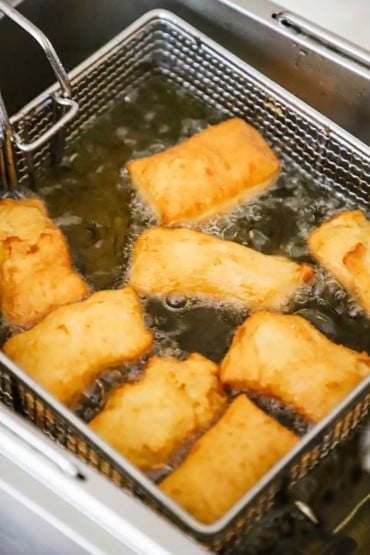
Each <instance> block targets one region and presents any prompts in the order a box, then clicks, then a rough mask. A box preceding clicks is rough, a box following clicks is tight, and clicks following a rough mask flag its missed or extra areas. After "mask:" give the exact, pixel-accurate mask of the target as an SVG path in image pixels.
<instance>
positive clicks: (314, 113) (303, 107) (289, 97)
mask: <svg viewBox="0 0 370 555" xmlns="http://www.w3.org/2000/svg"><path fill="white" fill-rule="evenodd" d="M156 19H159V20H164V21H167V22H169V23H170V24H171V23H172V24H175V25H176V26H177V27H179V28H180V30H185V31H187V32H188V33H190V34H191V35H193V36H195V37H197V38H198V39H199V40H200V41H201V42H202V43H204V44H205V45H206V46H208V47H210V48H211V49H212V51H213V53H214V54H216V57H218V58H219V59H220V60H223V59H224V58H226V59H227V60H228V61H229V62H231V63H232V64H233V66H234V69H235V71H237V72H238V73H239V74H241V75H244V74H245V73H247V74H248V76H249V77H251V78H252V79H254V81H255V82H256V83H258V85H259V86H260V87H263V88H265V89H266V88H267V89H268V90H269V91H270V93H271V94H273V95H275V96H277V97H278V98H279V99H281V100H282V101H283V102H289V103H290V105H291V106H293V107H294V108H295V109H297V110H298V111H299V112H301V113H303V114H304V115H306V116H307V117H309V118H310V119H311V120H314V122H315V123H316V124H317V125H319V126H321V127H322V129H323V131H324V132H325V133H326V134H327V136H328V138H329V137H330V136H333V137H335V138H336V139H338V140H340V142H342V143H344V144H345V145H350V146H352V147H354V148H355V149H356V150H359V151H361V153H362V154H364V155H365V156H369V154H370V147H369V146H367V145H366V144H365V143H363V142H362V141H361V140H360V139H357V138H356V137H355V136H354V135H352V134H351V133H349V132H348V131H346V130H344V129H343V128H342V127H340V126H339V125H338V124H336V123H335V122H333V121H332V120H331V119H329V118H328V117H326V116H324V115H323V114H321V113H320V112H319V111H318V110H316V109H315V108H312V107H311V106H309V104H307V103H306V102H304V101H303V100H300V99H299V98H298V97H297V96H295V95H294V94H293V93H290V92H289V91H288V90H287V89H285V88H284V87H282V86H280V85H278V84H277V83H275V81H273V80H272V79H270V78H268V77H266V76H265V75H264V74H263V73H261V72H260V71H258V70H256V69H254V68H253V67H252V66H251V65H249V64H247V63H246V62H244V61H243V60H241V59H240V58H238V57H237V56H236V55H234V54H232V53H231V52H229V51H228V50H227V49H225V48H224V47H223V46H221V45H219V44H218V43H217V42H215V41H213V40H212V39H210V38H209V37H207V35H205V34H204V33H202V32H201V31H199V30H198V29H196V28H195V27H193V26H192V25H190V24H189V23H187V22H186V21H185V20H183V19H181V18H180V17H178V16H177V15H175V14H173V13H172V12H170V11H168V10H164V9H156V10H151V11H149V12H147V13H146V14H144V15H143V16H141V17H140V18H139V19H137V20H136V21H135V22H134V23H132V24H131V25H129V26H128V27H127V28H125V29H124V30H123V31H121V32H120V33H119V34H118V35H116V36H115V37H114V38H113V39H111V40H110V41H109V42H108V43H107V44H105V45H104V46H103V47H101V48H100V49H99V50H97V51H96V52H94V54H92V55H91V56H89V57H88V58H87V59H86V60H84V61H83V62H82V63H81V64H79V65H78V66H76V67H75V68H74V69H72V70H71V71H70V72H69V73H68V75H69V77H70V79H71V82H72V86H73V81H74V80H75V79H76V78H78V77H79V76H80V75H81V74H82V73H83V72H84V71H86V70H87V69H88V68H89V67H90V66H91V65H93V64H94V63H95V62H97V61H98V60H99V59H100V58H102V57H103V56H106V55H107V54H109V53H110V52H111V51H112V50H114V49H115V48H117V47H119V46H120V45H121V44H122V42H123V41H124V40H127V39H129V38H130V36H131V35H132V34H133V33H136V32H138V31H139V30H140V29H141V28H142V27H144V26H145V25H147V24H148V23H150V22H151V21H155V20H156ZM57 90H58V86H57V85H56V84H54V85H51V86H50V87H48V88H47V89H46V90H44V91H43V92H42V93H40V94H39V95H38V96H37V97H36V98H35V99H33V100H31V101H30V102H29V103H28V104H26V105H25V106H24V107H23V108H21V110H20V111H19V112H17V113H16V114H15V115H13V116H12V117H11V118H10V122H11V124H15V123H17V122H18V121H19V120H20V119H22V118H24V117H25V116H26V115H27V113H28V112H29V111H30V110H32V109H35V108H36V107H37V106H38V105H39V104H41V103H42V102H44V101H45V100H46V98H48V97H49V96H50V95H51V94H52V93H54V92H56V91H57Z"/></svg>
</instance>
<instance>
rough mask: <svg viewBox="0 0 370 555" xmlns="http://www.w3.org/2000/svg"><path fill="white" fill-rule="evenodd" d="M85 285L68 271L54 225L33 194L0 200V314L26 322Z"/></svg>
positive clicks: (77, 293)
mask: <svg viewBox="0 0 370 555" xmlns="http://www.w3.org/2000/svg"><path fill="white" fill-rule="evenodd" d="M87 293H88V286H87V284H86V283H85V282H84V280H83V279H82V278H81V277H80V276H79V275H78V274H77V273H76V272H75V271H74V270H73V268H72V264H71V260H70V256H69V252H68V247H67V244H66V241H65V238H64V236H63V234H62V232H61V231H60V229H59V228H58V227H57V226H55V225H54V224H53V222H52V221H51V220H50V218H48V216H47V212H46V209H45V206H44V205H43V204H42V202H41V201H40V200H38V199H36V198H32V199H25V200H13V199H4V200H2V201H0V299H1V310H2V313H3V316H4V318H5V319H6V320H8V321H9V322H11V323H13V324H15V325H18V326H24V327H26V326H30V325H31V324H34V323H35V322H37V321H38V320H40V319H41V318H42V317H43V316H45V315H46V314H48V313H49V312H51V311H52V310H54V308H57V307H58V306H61V305H64V304H68V303H71V302H74V301H77V300H79V299H81V298H83V297H85V296H86V295H87Z"/></svg>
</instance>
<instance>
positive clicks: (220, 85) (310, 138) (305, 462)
mask: <svg viewBox="0 0 370 555" xmlns="http://www.w3.org/2000/svg"><path fill="white" fill-rule="evenodd" d="M154 72H155V73H161V74H163V75H165V76H166V78H168V79H169V80H171V81H173V82H174V83H176V84H178V85H180V86H181V87H183V88H184V89H186V90H188V91H190V92H191V93H192V94H194V95H196V96H199V97H201V98H202V99H203V100H205V101H206V102H207V103H209V104H210V105H213V106H215V107H218V108H221V109H222V110H223V112H224V113H226V114H228V115H240V116H242V117H244V118H245V119H247V120H248V121H249V122H250V123H252V124H253V125H255V126H256V127H257V128H258V129H259V130H260V131H261V132H262V134H263V135H264V137H265V138H266V139H267V140H268V142H269V143H270V144H271V145H272V146H273V147H274V149H275V150H276V152H278V153H279V155H280V156H281V157H285V158H288V159H290V160H291V161H293V162H295V163H297V164H298V165H299V166H300V167H301V168H302V169H303V170H305V171H306V172H308V174H309V175H311V176H312V177H314V178H315V179H316V180H319V181H320V183H322V184H323V186H324V185H325V186H330V187H332V188H333V189H335V190H337V191H339V192H340V193H342V194H346V195H350V196H351V197H353V198H355V199H356V200H357V201H358V202H359V203H360V204H362V205H365V206H368V204H369V199H368V193H369V190H370V165H369V149H368V148H367V147H365V145H363V144H362V143H360V142H359V141H357V140H355V139H354V138H353V137H351V136H350V135H348V134H347V133H345V132H344V131H342V130H341V129H340V128H338V127H336V126H335V125H334V124H332V123H331V122H330V121H329V120H327V119H326V118H324V117H322V116H320V115H319V114H318V113H317V112H315V111H314V110H312V109H310V108H309V107H308V106H306V105H305V104H303V103H301V102H299V101H298V100H297V99H296V98H295V97H293V96H292V95H290V94H289V93H287V92H285V91H283V90H282V89H281V88H280V87H278V86H277V85H275V84H274V83H272V82H271V81H269V80H267V79H266V78H264V77H263V76H262V75H260V74H259V73H258V72H256V71H255V70H253V68H251V67H249V66H247V65H246V64H244V63H242V62H240V60H238V59H237V58H235V57H234V56H232V55H230V54H229V53H228V52H227V51H225V50H224V49H222V48H220V47H219V46H217V45H216V44H215V43H213V42H212V41H210V40H209V39H208V38H207V37H206V36H205V35H203V34H201V33H199V32H198V31H196V30H195V29H194V28H192V27H190V26H189V25H187V24H186V23H185V22H183V21H181V20H180V19H179V18H177V17H175V16H173V15H171V14H170V13H168V12H164V11H155V12H150V13H148V14H147V15H146V16H144V17H143V18H141V19H140V20H139V21H137V22H136V23H135V24H134V25H132V26H130V27H129V28H128V29H126V30H125V31H124V32H123V33H121V34H120V35H118V36H117V37H116V38H115V39H114V40H113V41H111V42H110V43H109V44H107V45H106V46H105V47H104V48H103V49H101V50H99V51H98V52H97V53H96V54H95V55H93V56H92V57H91V58H89V59H88V60H87V61H86V62H85V63H83V64H82V65H81V66H79V67H77V68H76V69H75V70H73V71H72V72H71V74H70V80H71V84H72V88H73V98H74V100H75V101H77V103H78V105H79V112H78V115H77V116H76V118H75V119H74V120H73V121H72V122H71V123H70V124H69V126H68V128H67V129H66V131H65V136H64V140H65V142H66V146H67V147H68V146H69V145H70V144H72V143H73V141H74V140H75V139H76V138H77V137H78V136H79V135H80V134H81V132H82V131H83V130H85V129H87V128H88V127H89V126H90V125H91V124H92V123H93V122H94V121H95V119H96V117H98V116H99V115H100V114H102V113H103V112H104V111H105V110H107V109H108V108H110V107H112V106H113V105H114V104H115V103H116V102H117V101H119V99H120V98H122V96H123V95H124V94H125V93H126V92H127V91H129V90H130V89H132V88H133V87H137V86H138V85H139V84H140V83H141V82H143V81H144V80H145V79H146V78H147V77H148V76H149V75H152V74H153V73H154ZM57 92H58V87H57V86H55V87H52V88H50V89H48V91H46V92H45V93H44V94H42V95H41V96H40V97H38V98H37V99H35V100H34V101H33V102H31V103H30V104H29V105H27V106H26V107H25V108H24V109H23V110H21V112H20V113H19V114H17V115H16V116H15V117H13V118H12V119H11V125H12V128H13V131H15V133H16V134H17V137H18V138H19V140H20V141H22V142H26V143H30V142H31V143H33V142H34V141H38V139H40V137H41V136H43V135H44V133H45V132H46V130H48V129H50V128H51V127H52V126H53V125H54V124H55V119H54V118H55V116H56V113H55V109H54V107H55V101H53V100H52V95H55V94H56V93H57ZM57 115H58V114H57ZM36 144H37V147H36V148H35V149H34V152H29V151H24V150H23V151H22V150H19V149H18V150H17V149H15V151H14V159H15V164H16V170H17V173H18V176H19V180H20V183H21V184H27V185H28V184H29V183H30V182H32V179H33V178H34V176H35V175H36V176H38V175H40V174H41V173H42V172H43V170H44V169H45V168H46V167H47V166H48V164H49V163H50V162H51V161H52V157H53V144H52V142H50V141H49V140H48V141H46V142H45V143H44V144H40V141H38V142H37V143H36ZM0 361H1V370H0V397H1V399H2V400H3V401H4V402H5V403H6V404H7V405H9V406H11V407H12V408H14V409H16V410H20V411H21V412H24V413H25V415H26V416H27V417H28V418H29V419H30V420H32V421H34V422H35V423H36V424H37V426H38V427H40V428H41V429H42V430H43V431H44V432H45V433H47V434H48V435H49V436H50V437H52V438H53V439H55V440H56V441H57V442H58V443H60V444H62V445H64V446H66V447H67V448H68V449H70V450H71V451H73V452H75V453H76V454H77V455H78V456H79V457H81V458H82V459H83V460H84V461H86V462H88V463H89V464H91V465H93V466H95V467H96V468H97V469H98V470H99V471H101V472H102V473H103V474H105V475H107V476H108V477H109V478H111V479H112V480H113V481H114V482H115V483H117V484H118V485H120V486H125V487H129V488H130V489H132V490H133V491H134V492H135V493H137V494H139V495H140V496H144V498H145V500H146V501H147V502H148V503H150V504H153V506H155V507H156V508H157V509H158V510H160V511H162V512H163V513H165V514H166V515H167V516H169V517H170V518H171V519H173V520H175V521H176V522H178V523H179V524H180V525H181V526H182V527H183V528H184V529H186V530H187V531H189V532H190V533H192V534H193V535H194V536H195V537H196V538H198V539H200V540H202V541H205V542H207V544H209V545H210V546H212V547H213V548H214V549H217V550H219V549H221V548H222V546H224V545H225V544H226V543H229V542H231V541H232V539H233V537H234V536H235V535H239V536H240V535H241V534H243V532H244V531H245V530H246V528H247V527H248V526H249V525H250V524H251V523H253V521H254V520H255V519H256V518H258V517H259V516H261V515H262V514H263V513H264V512H265V510H266V509H267V508H268V506H269V505H270V503H271V502H272V499H273V497H274V495H275V494H276V492H277V491H278V490H279V489H280V487H281V484H282V483H283V482H284V484H285V483H286V481H287V479H288V480H289V482H290V484H294V483H295V482H296V481H297V480H299V479H300V478H301V477H303V476H304V475H305V474H306V473H307V472H308V471H309V470H310V469H311V468H312V467H313V466H314V465H315V464H316V463H317V462H318V461H319V460H320V459H322V458H323V457H325V456H326V455H327V454H328V453H329V451H330V450H331V449H333V448H334V447H335V446H336V445H337V444H338V443H339V442H341V441H342V440H343V439H344V438H346V437H347V436H348V434H349V433H350V431H351V430H352V429H353V428H354V427H355V426H357V424H359V423H360V422H361V421H363V419H364V418H365V416H366V415H367V412H368V408H369V404H370V379H369V378H368V379H367V380H365V381H364V382H363V383H362V384H361V385H360V386H359V387H358V388H357V389H356V390H355V391H353V392H352V394H351V395H350V396H349V397H348V398H347V399H346V400H345V401H344V402H343V403H341V405H340V406H339V407H338V408H337V409H336V410H335V411H333V413H332V414H331V415H329V416H328V417H327V418H326V419H324V420H323V421H322V422H321V423H320V424H319V425H318V426H316V427H315V429H314V430H312V432H310V433H308V434H307V435H306V436H305V437H304V438H303V439H302V440H301V442H300V443H299V445H298V446H297V447H296V448H295V449H294V450H293V451H292V452H291V453H290V454H288V455H287V456H286V457H285V458H284V460H282V461H281V462H280V463H279V464H278V465H277V466H276V467H275V468H274V469H272V470H271V471H270V472H269V473H268V474H267V475H266V476H265V477H264V479H263V480H261V481H260V483H259V484H257V485H256V486H255V487H254V488H253V490H251V491H250V492H248V493H247V494H246V495H245V496H244V497H243V498H242V499H241V500H240V501H239V503H238V504H237V505H236V506H235V507H234V508H233V509H232V510H231V511H230V512H229V513H228V514H227V515H225V516H224V517H223V518H222V519H221V520H220V521H219V522H218V523H216V524H214V525H212V526H205V525H201V524H200V523H198V522H196V521H195V520H194V519H192V518H191V517H189V515H188V514H187V513H185V512H184V511H182V510H181V509H179V508H178V507H177V506H176V505H174V504H173V503H172V502H170V501H169V500H168V499H167V498H165V497H164V496H163V495H162V494H161V493H160V492H159V491H158V490H157V488H156V487H155V486H154V485H153V484H152V483H151V482H150V481H149V480H148V479H147V478H145V477H144V476H143V475H142V474H141V473H140V472H138V471H137V470H136V469H135V468H133V467H132V466H131V465H130V464H128V463H127V462H126V461H125V460H124V459H123V458H122V457H120V456H119V455H118V454H117V453H115V452H114V451H113V450H112V449H111V448H110V447H109V446H107V445H106V444H105V443H104V442H103V441H102V440H101V439H100V438H98V437H97V436H95V434H93V433H92V432H91V431H90V430H89V429H88V428H87V426H86V425H84V424H83V423H82V422H81V421H80V420H79V419H77V418H76V417H75V416H74V415H73V414H71V413H70V412H69V411H68V410H66V409H65V408H64V407H63V406H61V405H60V404H59V403H58V402H56V401H55V400H54V399H52V398H51V396H49V395H48V394H47V393H45V392H44V391H43V390H42V389H41V388H40V387H39V386H38V385H37V384H35V383H34V382H33V381H32V380H31V379H30V378H29V377H28V376H27V375H25V374H24V373H23V372H22V371H21V370H20V369H19V368H17V367H16V366H15V365H14V364H12V363H11V362H10V361H9V360H7V359H6V357H5V356H4V355H3V354H1V356H0Z"/></svg>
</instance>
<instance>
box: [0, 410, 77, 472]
mask: <svg viewBox="0 0 370 555" xmlns="http://www.w3.org/2000/svg"><path fill="white" fill-rule="evenodd" d="M0 425H2V426H4V428H6V429H7V430H8V431H10V432H11V433H12V434H14V435H16V436H17V437H18V438H19V439H21V440H22V441H24V442H25V443H26V444H27V445H29V446H30V447H32V448H33V449H35V450H36V451H37V452H38V453H40V454H41V455H43V456H44V457H45V458H46V459H47V460H48V461H49V462H51V463H53V464H55V465H56V466H57V467H58V468H59V469H60V470H61V471H62V472H63V473H64V474H66V475H67V476H69V477H71V478H81V473H80V471H79V469H78V467H77V466H76V465H75V464H73V462H72V461H70V460H69V459H68V458H67V457H65V456H64V455H63V453H60V452H59V450H58V449H56V448H55V447H54V445H53V444H52V443H51V444H50V445H49V444H48V443H46V441H45V439H43V438H41V437H39V436H38V435H37V433H36V432H35V431H34V430H31V429H29V425H28V423H26V422H25V423H23V422H22V423H21V422H19V421H18V418H17V417H16V416H15V415H14V416H13V415H11V414H10V413H9V414H8V412H7V410H6V409H5V408H3V407H1V406H0Z"/></svg>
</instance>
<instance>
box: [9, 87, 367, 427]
mask: <svg viewBox="0 0 370 555" xmlns="http://www.w3.org/2000/svg"><path fill="white" fill-rule="evenodd" d="M226 117H227V115H226V114H224V113H222V112H220V111H218V110H215V109H213V108H211V107H209V106H207V105H206V104H205V103H203V102H201V101H200V100H199V99H196V98H194V97H192V96H190V95H189V94H188V93H185V92H184V91H182V90H180V89H178V88H176V87H175V86H174V85H173V84H170V83H169V82H167V81H166V80H165V79H164V78H163V77H162V76H161V77H160V78H159V77H154V76H153V77H152V78H150V79H148V81H147V82H146V83H144V84H143V85H141V86H140V88H139V89H138V90H135V91H132V92H131V93H130V94H128V95H127V96H124V97H123V98H122V101H121V102H120V103H119V104H118V105H117V106H116V107H115V108H114V109H113V110H111V111H109V112H107V113H106V114H104V115H103V116H102V117H101V118H100V119H99V120H98V121H97V122H96V124H95V125H94V127H93V128H92V129H91V130H89V131H87V132H86V133H85V134H84V136H83V137H82V138H81V140H80V141H79V142H78V143H77V144H75V145H74V147H73V149H72V150H70V151H69V152H67V153H66V155H65V157H64V159H63V162H62V164H61V165H60V166H59V167H56V168H52V169H50V171H49V173H48V174H47V175H46V176H45V177H44V178H42V179H41V180H40V182H38V183H37V185H36V189H35V192H36V194H38V195H39V196H40V197H41V198H42V199H43V201H44V202H45V203H46V205H47V207H48V210H49V213H50V215H51V217H52V218H53V219H54V221H55V222H56V223H57V224H58V225H59V226H60V227H61V229H62V230H63V232H64V233H65V235H66V237H67V240H68V243H69V247H70V252H71V256H72V261H73V263H74V265H75V267H76V269H77V270H78V271H79V272H80V273H81V274H82V275H83V276H84V277H85V279H86V280H87V281H88V282H89V284H90V286H91V287H92V288H93V289H95V290H99V289H107V288H115V287H121V286H123V285H124V284H125V283H126V282H127V280H128V273H129V265H130V257H131V255H132V250H133V247H134V244H135V242H136V239H137V238H138V236H139V235H140V234H141V233H142V232H143V231H144V230H145V229H147V228H148V227H151V226H154V225H158V222H157V221H156V218H155V216H154V214H153V213H152V212H151V210H150V208H149V207H148V206H146V205H145V204H144V203H143V202H142V200H141V199H140V197H139V196H138V194H137V193H136V192H135V191H134V190H133V188H132V186H131V182H130V179H129V174H128V171H127V168H126V163H127V162H128V161H129V160H130V159H133V158H138V157H143V156H149V155H151V154H154V153H156V152H159V151H162V150H164V149H166V148H168V147H170V146H172V145H173V144H176V143H178V142H180V141H182V140H184V139H186V138H187V137H189V136H191V135H194V133H196V132H198V131H200V130H202V129H203V128H205V127H206V126H207V125H209V124H215V123H218V122H220V121H222V120H224V119H225V118H226ZM324 185H325V184H324V183H319V182H317V181H316V180H314V179H312V178H311V177H310V176H309V175H307V174H306V173H304V172H302V171H301V170H300V169H299V168H298V167H297V166H296V165H295V164H292V163H291V162H290V161H289V160H282V169H281V172H280V175H279V177H278V178H277V180H276V182H275V184H274V185H273V186H272V187H271V188H270V189H269V190H268V191H267V192H265V193H263V194H260V195H259V196H257V197H256V198H254V199H252V200H249V201H248V202H247V203H240V204H239V205H238V206H236V207H235V208H234V209H232V210H230V211H229V212H228V213H227V214H223V215H220V216H218V217H215V218H213V219H212V220H210V221H209V222H206V223H203V224H197V225H195V226H193V227H194V228H195V229H198V230H201V231H204V232H205V233H209V234H211V235H213V236H215V237H219V238H222V239H225V240H229V241H235V242H237V243H240V244H241V245H245V246H248V247H251V248H253V249H256V250H258V251H260V252H262V253H265V254H274V255H281V256H286V257H288V258H290V259H293V260H295V261H297V262H309V263H311V264H314V262H313V260H312V259H311V257H310V254H309V251H308V248H307V237H308V235H309V234H310V233H311V231H312V230H313V229H315V228H316V227H317V226H319V225H320V224H321V223H322V222H323V221H324V220H327V219H328V218H330V217H331V216H333V215H334V214H336V213H337V212H340V211H343V210H350V209H353V208H355V205H354V204H353V201H352V200H351V199H350V198H345V197H344V196H343V195H342V196H340V195H338V194H336V193H335V191H333V189H330V188H328V187H327V186H324ZM142 302H143V308H144V311H145V318H146V322H147V325H148V327H149V328H150V329H152V330H153V332H154V336H155V340H154V347H153V352H154V353H156V354H159V355H162V356H173V357H176V358H179V359H183V358H186V356H187V355H188V354H189V353H191V352H199V353H201V354H203V355H204V356H206V357H208V358H210V359H212V360H213V361H215V362H216V363H218V362H220V361H221V360H222V358H223V356H224V355H225V353H226V351H227V349H228V347H229V345H230V343H231V340H232V337H233V335H234V333H235V329H236V328H237V326H239V325H240V324H241V323H242V322H243V320H244V319H245V318H246V317H247V316H248V312H247V311H246V310H245V309H240V308H237V307H235V306H233V307H230V306H226V305H223V304H222V303H218V302H211V301H209V300H205V299H191V300H186V299H185V300H184V299H181V298H180V299H174V298H168V299H166V298H164V297H161V296H157V297H152V298H146V299H142ZM286 308H287V312H289V313H297V314H301V315H302V316H304V317H305V318H307V319H309V320H311V321H312V322H313V324H314V325H315V326H317V327H318V328H319V329H320V330H321V331H322V332H323V333H325V334H326V335H328V336H329V337H330V338H331V339H332V340H333V341H336V342H338V343H342V344H344V345H347V346H349V347H352V348H354V349H357V350H366V351H368V352H370V333H369V320H368V319H367V318H366V317H365V316H364V314H363V312H362V311H361V309H360V308H359V307H358V306H357V305H356V304H355V303H354V302H353V300H352V299H350V298H349V296H348V295H347V294H346V293H345V292H344V291H343V289H341V288H340V287H339V285H338V284H337V282H336V281H335V280H334V279H333V278H331V277H330V276H329V275H328V274H327V273H326V272H325V271H323V270H322V269H321V268H317V267H315V278H314V279H313V281H312V283H311V284H310V285H309V286H307V287H305V288H304V289H302V290H300V291H298V292H297V294H296V296H295V297H294V298H293V299H291V300H290V301H289V305H288V306H287V307H286ZM1 333H3V336H4V337H6V335H7V334H8V333H9V330H8V331H7V328H6V327H4V326H3V328H1ZM144 364H145V360H144V361H143V360H142V361H139V363H138V364H136V365H133V366H131V367H130V366H129V367H127V366H122V367H120V368H116V369H110V370H109V371H107V373H105V374H104V375H103V376H101V377H100V378H99V380H98V381H97V382H95V384H92V386H91V387H90V388H88V389H87V390H86V391H85V392H84V394H83V396H82V399H81V402H80V403H79V405H78V406H77V407H76V411H77V413H78V414H80V416H81V417H83V418H84V419H85V420H86V421H89V420H90V419H91V418H92V417H93V416H94V415H95V414H96V413H97V412H98V411H99V410H101V409H102V407H103V406H104V404H105V402H106V399H107V396H108V395H109V391H110V389H111V388H112V387H114V386H117V385H119V384H121V383H124V382H127V381H132V380H135V379H138V378H139V377H140V375H141V372H142V371H143V367H144ZM255 400H256V401H257V403H259V404H260V406H263V408H264V409H265V410H266V411H267V412H269V413H270V414H272V415H273V416H275V417H276V418H278V419H280V420H281V421H283V422H284V424H285V425H287V426H289V427H291V428H292V429H295V430H296V431H297V432H298V433H304V431H305V429H306V428H305V426H306V427H307V423H302V422H301V420H300V419H299V417H298V416H297V415H296V414H294V413H293V412H292V411H291V409H289V408H287V407H286V410H285V413H284V407H283V406H281V405H279V404H278V403H277V401H276V400H273V399H267V398H262V397H261V398H260V399H257V398H255Z"/></svg>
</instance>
